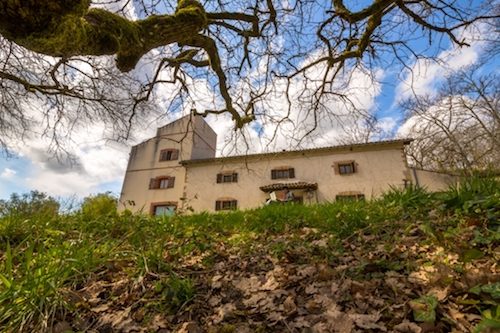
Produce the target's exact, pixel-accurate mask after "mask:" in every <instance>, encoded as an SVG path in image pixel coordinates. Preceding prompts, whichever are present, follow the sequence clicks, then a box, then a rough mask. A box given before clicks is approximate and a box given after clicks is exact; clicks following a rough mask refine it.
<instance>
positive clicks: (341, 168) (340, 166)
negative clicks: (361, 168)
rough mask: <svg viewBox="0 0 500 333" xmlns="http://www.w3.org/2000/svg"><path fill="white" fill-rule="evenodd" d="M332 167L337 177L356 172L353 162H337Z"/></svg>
mask: <svg viewBox="0 0 500 333" xmlns="http://www.w3.org/2000/svg"><path fill="white" fill-rule="evenodd" d="M334 167H335V173H337V174H339V175H349V174H352V173H355V172H356V163H355V162H354V161H346V162H337V163H335V164H334Z"/></svg>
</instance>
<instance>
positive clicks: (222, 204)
mask: <svg viewBox="0 0 500 333" xmlns="http://www.w3.org/2000/svg"><path fill="white" fill-rule="evenodd" d="M236 209H238V200H236V199H232V198H221V199H218V200H216V201H215V211H217V212H218V211H221V210H236Z"/></svg>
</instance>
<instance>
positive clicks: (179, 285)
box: [155, 275, 195, 313]
mask: <svg viewBox="0 0 500 333" xmlns="http://www.w3.org/2000/svg"><path fill="white" fill-rule="evenodd" d="M155 292H156V293H158V294H160V298H161V302H160V304H159V306H160V307H165V308H166V309H167V310H168V311H169V312H171V313H174V312H175V311H177V310H178V309H179V308H180V307H182V306H183V305H184V304H186V303H188V302H189V301H191V300H192V299H193V297H194V295H195V288H194V284H193V282H192V281H191V280H190V279H185V278H180V277H178V276H175V275H171V276H170V277H169V278H167V279H165V280H161V281H159V282H157V283H156V286H155Z"/></svg>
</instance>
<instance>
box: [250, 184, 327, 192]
mask: <svg viewBox="0 0 500 333" xmlns="http://www.w3.org/2000/svg"><path fill="white" fill-rule="evenodd" d="M285 187H288V189H290V190H308V191H313V190H317V189H318V183H308V182H293V183H274V184H269V185H264V186H261V187H260V189H261V190H262V191H263V192H273V191H281V190H283V189H285Z"/></svg>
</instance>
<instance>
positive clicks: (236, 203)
mask: <svg viewBox="0 0 500 333" xmlns="http://www.w3.org/2000/svg"><path fill="white" fill-rule="evenodd" d="M237 207H238V200H232V201H231V209H236V208H237Z"/></svg>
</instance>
